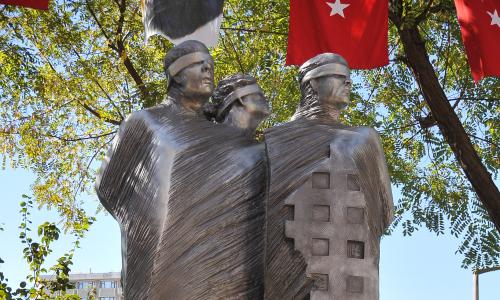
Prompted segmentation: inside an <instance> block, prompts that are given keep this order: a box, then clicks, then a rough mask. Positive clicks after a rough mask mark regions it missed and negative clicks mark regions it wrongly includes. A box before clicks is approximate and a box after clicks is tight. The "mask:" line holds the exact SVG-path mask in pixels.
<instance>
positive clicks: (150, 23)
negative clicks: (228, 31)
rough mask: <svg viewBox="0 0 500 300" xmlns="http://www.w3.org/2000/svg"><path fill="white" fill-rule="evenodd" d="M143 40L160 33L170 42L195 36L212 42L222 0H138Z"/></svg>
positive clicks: (214, 39)
mask: <svg viewBox="0 0 500 300" xmlns="http://www.w3.org/2000/svg"><path fill="white" fill-rule="evenodd" d="M141 1H142V16H143V18H142V19H143V23H144V30H145V34H146V42H147V40H148V39H149V37H151V36H152V35H155V34H159V35H162V36H164V37H166V38H168V39H169V40H170V41H172V43H174V44H179V43H182V42H183V41H186V40H198V41H200V42H203V43H204V44H205V45H207V46H208V47H211V46H215V44H217V39H218V37H219V30H220V24H221V22H222V7H223V4H224V0H141Z"/></svg>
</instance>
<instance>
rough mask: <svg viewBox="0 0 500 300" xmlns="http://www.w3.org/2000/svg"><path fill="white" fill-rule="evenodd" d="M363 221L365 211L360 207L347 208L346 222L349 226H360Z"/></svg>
mask: <svg viewBox="0 0 500 300" xmlns="http://www.w3.org/2000/svg"><path fill="white" fill-rule="evenodd" d="M364 220H365V209H364V208H362V207H348V208H347V222H348V223H350V224H362V223H363V222H364Z"/></svg>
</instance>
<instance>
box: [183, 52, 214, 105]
mask: <svg viewBox="0 0 500 300" xmlns="http://www.w3.org/2000/svg"><path fill="white" fill-rule="evenodd" d="M175 77H176V78H177V80H178V82H179V83H180V85H181V86H182V87H183V89H182V91H183V93H184V95H186V96H188V97H200V96H201V97H210V96H211V95H212V93H213V91H214V62H213V60H212V59H211V58H208V59H205V60H204V61H201V62H199V63H195V64H192V65H190V66H188V67H186V68H184V69H183V70H182V71H180V72H179V74H177V75H176V76H175Z"/></svg>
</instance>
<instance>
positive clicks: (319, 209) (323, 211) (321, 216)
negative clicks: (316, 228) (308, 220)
mask: <svg viewBox="0 0 500 300" xmlns="http://www.w3.org/2000/svg"><path fill="white" fill-rule="evenodd" d="M312 214H313V215H312V217H313V221H319V222H330V206H329V205H313V208H312Z"/></svg>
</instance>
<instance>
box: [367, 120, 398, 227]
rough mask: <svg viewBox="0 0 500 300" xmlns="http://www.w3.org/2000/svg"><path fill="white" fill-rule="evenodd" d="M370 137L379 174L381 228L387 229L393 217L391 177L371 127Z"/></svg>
mask: <svg viewBox="0 0 500 300" xmlns="http://www.w3.org/2000/svg"><path fill="white" fill-rule="evenodd" d="M370 131H371V132H370V137H371V140H372V141H373V144H374V146H375V149H376V151H377V152H378V153H377V154H378V155H377V158H378V159H377V167H378V174H379V182H380V190H379V197H380V201H381V204H382V214H383V215H382V216H383V229H384V230H385V229H387V228H388V227H389V225H390V224H391V222H392V220H393V218H394V202H393V198H392V189H391V179H390V176H389V170H388V168H387V161H386V159H385V154H384V149H383V147H382V141H381V139H380V135H379V134H378V133H377V131H375V130H374V129H373V128H370Z"/></svg>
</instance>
